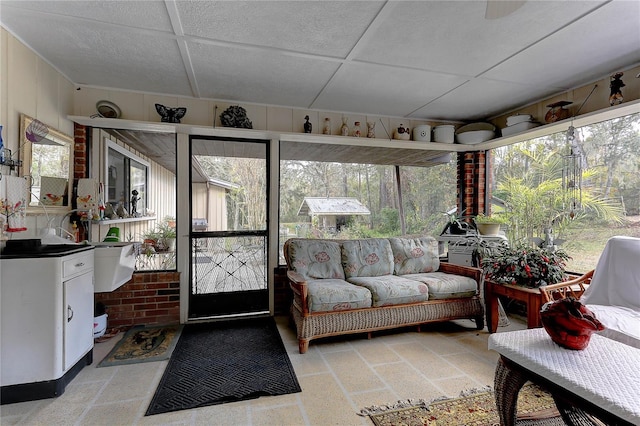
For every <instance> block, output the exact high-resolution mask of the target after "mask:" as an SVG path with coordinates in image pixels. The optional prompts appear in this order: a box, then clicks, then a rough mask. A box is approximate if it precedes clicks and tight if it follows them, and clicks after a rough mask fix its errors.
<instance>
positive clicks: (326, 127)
mask: <svg viewBox="0 0 640 426" xmlns="http://www.w3.org/2000/svg"><path fill="white" fill-rule="evenodd" d="M322 134H323V135H330V134H331V120H330V119H329V117H326V118H325V119H324V126H323V127H322Z"/></svg>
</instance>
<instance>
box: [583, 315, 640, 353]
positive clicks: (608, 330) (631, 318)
mask: <svg viewBox="0 0 640 426" xmlns="http://www.w3.org/2000/svg"><path fill="white" fill-rule="evenodd" d="M586 307H587V308H589V309H590V310H591V312H593V314H594V315H595V316H596V318H597V319H598V320H599V321H600V322H601V323H602V324H603V325H604V327H605V329H604V330H602V331H600V332H598V334H600V335H602V336H604V337H608V338H609V339H612V340H617V341H618V342H621V343H624V344H626V345H629V346H633V347H634V348H639V349H640V312H638V311H635V310H633V309H631V308H627V307H624V306H605V305H593V304H588V305H586Z"/></svg>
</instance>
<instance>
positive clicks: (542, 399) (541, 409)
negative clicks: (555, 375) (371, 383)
mask: <svg viewBox="0 0 640 426" xmlns="http://www.w3.org/2000/svg"><path fill="white" fill-rule="evenodd" d="M470 393H472V394H471V395H469V396H463V397H460V398H453V399H444V400H438V401H433V402H431V403H429V402H427V401H424V400H407V401H398V402H396V403H394V404H389V405H382V406H372V407H367V408H365V409H363V410H362V411H361V412H360V415H368V416H369V418H370V419H371V421H373V423H374V424H375V425H376V426H391V425H394V426H426V425H429V426H436V425H438V426H440V425H442V426H444V425H447V426H450V425H474V426H493V425H499V424H500V420H499V417H498V411H497V408H496V401H495V397H494V394H493V392H478V393H474V392H470ZM463 394H465V393H463ZM517 413H518V423H517V424H518V425H522V426H525V425H539V426H562V425H564V422H563V421H562V418H561V417H560V414H559V413H558V411H557V409H556V406H555V403H554V402H553V398H552V397H551V395H550V394H549V393H547V392H546V391H545V390H543V389H541V388H539V387H538V386H536V385H534V384H528V385H526V386H524V387H523V388H522V390H521V391H520V393H519V394H518V409H517Z"/></svg>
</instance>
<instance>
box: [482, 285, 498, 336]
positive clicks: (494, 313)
mask: <svg viewBox="0 0 640 426" xmlns="http://www.w3.org/2000/svg"><path fill="white" fill-rule="evenodd" d="M484 299H485V309H486V310H487V312H486V314H487V330H489V333H495V332H496V330H497V329H498V321H499V312H498V296H497V295H495V294H493V292H492V291H491V284H488V285H487V284H485V289H484Z"/></svg>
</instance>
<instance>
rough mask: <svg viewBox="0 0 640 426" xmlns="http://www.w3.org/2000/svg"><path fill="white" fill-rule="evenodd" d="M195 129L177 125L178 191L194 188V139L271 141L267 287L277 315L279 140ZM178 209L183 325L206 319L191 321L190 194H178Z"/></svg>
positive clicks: (265, 133) (262, 134)
mask: <svg viewBox="0 0 640 426" xmlns="http://www.w3.org/2000/svg"><path fill="white" fill-rule="evenodd" d="M193 130H194V128H193V127H192V126H187V125H184V126H183V125H178V126H177V128H176V136H177V137H176V140H177V143H176V144H177V146H176V184H177V187H178V188H190V186H191V148H190V146H191V138H193V137H198V138H216V139H220V140H238V141H250V142H257V141H268V148H267V179H268V192H267V197H268V203H267V234H268V237H267V287H268V291H269V315H270V316H273V315H274V306H275V303H274V285H275V280H274V271H275V269H276V268H277V267H278V263H279V261H278V258H279V257H278V221H279V218H278V211H279V208H278V206H279V203H280V201H279V184H280V183H279V182H280V179H279V177H280V139H279V138H278V137H277V136H278V135H277V134H274V133H272V132H268V131H253V130H244V129H240V130H238V129H226V128H222V129H220V128H210V129H206V128H205V129H203V128H198V129H197V130H198V133H191V132H192V131H193ZM176 199H177V202H178V207H177V229H178V238H177V242H176V245H177V251H178V258H177V259H176V263H177V270H178V272H179V273H180V322H181V323H183V324H185V323H187V322H202V321H207V319H194V318H191V319H190V318H189V292H190V283H189V276H190V274H189V268H191V246H190V241H191V236H190V233H191V213H190V211H191V206H190V201H191V197H190V191H178V194H177V196H176Z"/></svg>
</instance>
